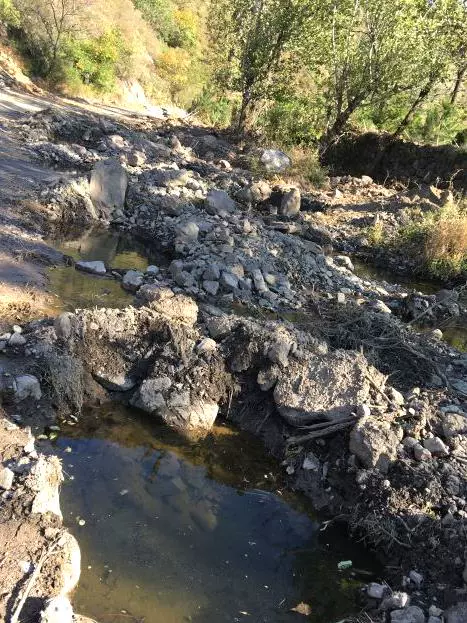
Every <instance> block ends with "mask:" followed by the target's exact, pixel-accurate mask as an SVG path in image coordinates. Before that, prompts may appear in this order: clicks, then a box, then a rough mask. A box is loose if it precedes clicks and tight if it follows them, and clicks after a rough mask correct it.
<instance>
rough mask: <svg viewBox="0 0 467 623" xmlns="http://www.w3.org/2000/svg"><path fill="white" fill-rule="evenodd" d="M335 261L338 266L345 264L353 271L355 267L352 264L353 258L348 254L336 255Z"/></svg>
mask: <svg viewBox="0 0 467 623" xmlns="http://www.w3.org/2000/svg"><path fill="white" fill-rule="evenodd" d="M334 263H335V264H337V266H344V267H345V268H348V269H349V270H351V271H352V272H353V271H354V269H355V267H354V265H353V264H352V260H351V259H350V257H348V256H347V255H336V257H335V258H334Z"/></svg>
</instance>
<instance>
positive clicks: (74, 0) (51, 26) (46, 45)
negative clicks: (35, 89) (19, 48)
mask: <svg viewBox="0 0 467 623" xmlns="http://www.w3.org/2000/svg"><path fill="white" fill-rule="evenodd" d="M14 4H15V7H16V9H17V11H18V13H19V15H20V24H21V28H22V30H23V31H24V33H25V35H26V40H27V44H28V46H29V47H30V48H31V49H30V52H31V53H32V55H35V54H39V56H40V61H41V64H42V73H43V75H44V76H50V75H52V74H53V73H54V72H55V71H56V70H57V66H58V62H59V58H60V55H61V53H62V51H63V47H64V44H65V42H66V40H67V39H68V38H70V37H71V36H72V35H73V34H74V33H75V31H76V29H77V26H78V23H79V22H78V18H79V16H80V14H81V13H82V11H83V10H84V8H85V7H86V4H89V3H86V2H85V0H14Z"/></svg>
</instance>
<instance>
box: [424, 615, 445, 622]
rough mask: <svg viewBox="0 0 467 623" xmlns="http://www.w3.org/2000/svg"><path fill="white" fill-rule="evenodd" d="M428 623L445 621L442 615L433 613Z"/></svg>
mask: <svg viewBox="0 0 467 623" xmlns="http://www.w3.org/2000/svg"><path fill="white" fill-rule="evenodd" d="M427 623H443V620H442V619H441V617H435V616H433V615H430V616H429V617H428V622H427Z"/></svg>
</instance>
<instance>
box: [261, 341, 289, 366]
mask: <svg viewBox="0 0 467 623" xmlns="http://www.w3.org/2000/svg"><path fill="white" fill-rule="evenodd" d="M291 348H292V342H291V341H290V339H288V338H286V337H279V338H278V339H276V340H274V342H273V343H272V344H271V345H270V346H269V348H268V352H267V357H268V359H269V360H270V361H272V362H273V363H278V364H279V365H281V366H282V367H283V368H285V367H287V365H288V363H289V353H290V349H291Z"/></svg>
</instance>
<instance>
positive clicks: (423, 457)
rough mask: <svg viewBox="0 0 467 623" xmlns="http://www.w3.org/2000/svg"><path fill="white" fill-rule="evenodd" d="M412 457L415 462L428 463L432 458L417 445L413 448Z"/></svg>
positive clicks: (428, 452) (427, 451)
mask: <svg viewBox="0 0 467 623" xmlns="http://www.w3.org/2000/svg"><path fill="white" fill-rule="evenodd" d="M413 455H414V457H415V458H416V460H417V461H429V460H431V458H432V456H431V452H430V451H429V450H428V449H427V448H424V447H423V446H422V445H420V444H419V443H417V444H415V445H414V446H413Z"/></svg>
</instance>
